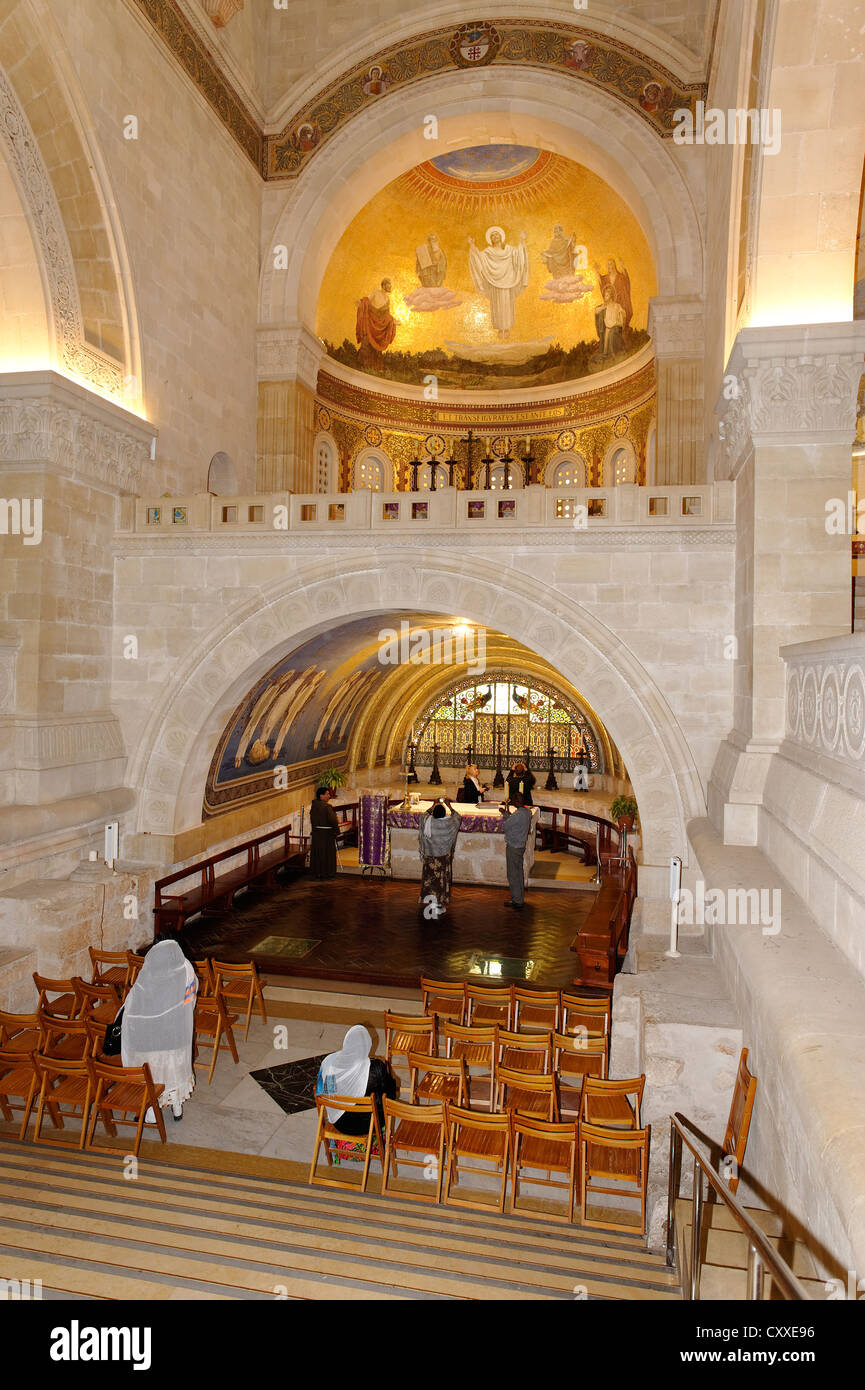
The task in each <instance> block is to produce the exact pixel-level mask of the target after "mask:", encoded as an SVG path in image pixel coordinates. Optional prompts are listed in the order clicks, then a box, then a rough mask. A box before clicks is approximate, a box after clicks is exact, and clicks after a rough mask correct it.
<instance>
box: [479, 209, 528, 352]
mask: <svg viewBox="0 0 865 1390" xmlns="http://www.w3.org/2000/svg"><path fill="white" fill-rule="evenodd" d="M486 240H487V244H486V246H485V247H484V249H483V250H479V249H478V247H477V246H476V245H475V243H474V241H473V239H472V238H471V237H469V270H470V271H471V277H472V281H473V282H474V287H475V289H476V290H477V291H478V293H479V294H482V295H484V296H485V297H486V298H487V299H488V300H489V302H490V323H491V324H492V326H493V328H494V329H495V330H496V332H497V333H498V335H499V340H500V341H501V342H503V341H505V340H506V339H507V338H508V337H509V335H510V331H511V329H512V328H513V326H514V318H515V316H516V302H517V296H518V295H521V294H522V292H523V290H524V289H525V288H526V285H527V284H528V283H529V253H528V251H527V250H526V234H525V232H520V244H519V246H508V244H507V242H506V241H505V234H504V232H503V231H502V229H501V227H489V228H488V229H487V234H486Z"/></svg>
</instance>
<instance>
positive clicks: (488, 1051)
mask: <svg viewBox="0 0 865 1390" xmlns="http://www.w3.org/2000/svg"><path fill="white" fill-rule="evenodd" d="M444 1032H445V1052H446V1053H447V1055H448V1057H451V1058H460V1057H461V1058H462V1060H463V1061H464V1062H465V1064H466V1074H467V1075H468V1079H469V1097H468V1107H469V1109H472V1108H473V1106H474V1104H475V1096H474V1092H477V1093H478V1103H480V1091H481V1087H482V1088H483V1090H484V1091H487V1092H488V1094H487V1095H486V1100H485V1104H486V1109H487V1110H489V1111H490V1112H492V1111H493V1110H494V1109H495V1085H496V1062H497V1060H498V1050H499V1030H498V1028H497V1027H496V1026H495V1024H493V1025H492V1027H490V1028H480V1027H478V1028H467V1027H462V1026H460V1024H458V1023H446V1024H445V1030H444ZM473 1069H479V1071H480V1075H479V1076H477V1077H473V1076H472V1070H473ZM473 1081H475V1082H476V1083H477V1084H476V1085H475V1086H474V1088H473V1087H472V1082H473Z"/></svg>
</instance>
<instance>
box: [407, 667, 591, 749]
mask: <svg viewBox="0 0 865 1390" xmlns="http://www.w3.org/2000/svg"><path fill="white" fill-rule="evenodd" d="M417 722H418V729H419V732H418V735H417V745H418V746H417V752H416V755H415V756H416V761H418V762H419V763H420V764H421V765H422V766H426V765H427V764H428V763H431V762H432V758H433V744H436V743H437V744H438V747H439V758H438V760H439V764H440V765H441V766H442V767H462V766H463V765H464V763H465V761H466V756H467V751H466V750H467V748H468V746H469V745H471V748H472V750H473V759H474V761H475V762H476V763H477V764H478V766H479V767H484V768H491V767H495V764H496V755H497V749H498V736H499V734H501V752H502V763H503V765H504V766H507V765H508V764H509V763H510V762H512V761H513V760H514V758H516V757H523V758H524V757H525V752H526V748H528V749H529V754H530V759H531V766H532V767H533V768H534V769H535V771H537V769H538V767H546V768H548V767H549V759H548V756H547V750H548V748H550V747H552V749H553V757H554V763H555V769H556V771H557V772H563V771H570V770H572V769H573V767H574V766H575V764H576V763H577V762H587V763H588V767H589V770H590V771H591V772H601V771H603V770H604V769H603V767H602V760H601V754H600V749H599V745H598V737H597V735H596V733H595V731H594V729H593V728H592V725H591V724H590V723H589V721H588V719H587V718H586V716H585V714H583V712H582V710H580V709H579V707H578V706H577V705H576V704H575V703H574V701H573V700H569V699H568V698H567V696H565V695H563V694H562V692H561V691H560V690H557V689H556V688H555V686H553V685H549V684H547V683H546V682H545V681H542V680H539V679H538V678H537V677H535V676H533V677H532V678H531V680H529V681H526V680H520V679H518V678H517V677H515V676H514V674H513V672H512V671H511V672H508V671H492V672H488V673H487V674H486V675H485V676H484V678H483V679H482V680H478V678H477V677H472V678H471V679H470V680H465V679H464V680H461V681H457V682H455V684H454V685H452V686H450V688H449V689H448V690H447V691H445V692H444V693H443V694H442V693H441V692H440V693H439V694H438V695H437V696H436V698H435V700H434V701H433V702H432V703H431V704H430V705H428V706H427V708H426V709H425V710H424V712H423V714H422V715H421V717H420V719H419V720H418V721H417Z"/></svg>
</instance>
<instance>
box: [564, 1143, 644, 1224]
mask: <svg viewBox="0 0 865 1390" xmlns="http://www.w3.org/2000/svg"><path fill="white" fill-rule="evenodd" d="M649 1133H650V1130H649V1126H648V1125H647V1126H646V1128H645V1129H631V1130H623V1129H607V1128H606V1127H604V1126H601V1125H590V1124H580V1148H581V1167H582V1181H581V1184H580V1188H581V1190H580V1207H581V1213H580V1214H581V1219H582V1224H583V1225H584V1226H593V1227H597V1228H598V1229H601V1230H607V1231H630V1232H631V1233H632V1234H635V1235H637V1234H639V1235H645V1234H646V1187H647V1185H648V1180H649ZM609 1182H612V1183H613V1184H614V1185H613V1186H612V1187H610V1186H606V1185H605V1183H609ZM594 1194H599V1195H605V1194H609V1195H615V1196H617V1197H621V1196H623V1195H624V1196H632V1197H637V1198H638V1199H639V1203H640V1223H639V1226H636V1225H635V1224H634V1223H633V1222H631V1221H624V1220H623V1218H622V1209H621V1207H615V1208H603V1215H600V1214H598V1213H597V1212H596V1213H595V1215H594V1216H590V1215H589V1209H588V1199H589V1197H590V1196H592V1195H594ZM617 1218H618V1219H617Z"/></svg>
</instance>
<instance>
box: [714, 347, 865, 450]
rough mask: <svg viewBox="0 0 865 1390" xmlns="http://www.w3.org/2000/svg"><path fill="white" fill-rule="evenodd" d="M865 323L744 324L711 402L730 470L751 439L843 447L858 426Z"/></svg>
mask: <svg viewBox="0 0 865 1390" xmlns="http://www.w3.org/2000/svg"><path fill="white" fill-rule="evenodd" d="M863 354H865V321H854V322H850V323H821V324H796V325H792V326H786V325H783V326H780V327H771V328H744V329H742V331H741V333H740V334H739V336H738V337H737V339H736V342H735V343H734V345H733V351H732V352H731V354H730V360H729V362H728V363H727V372H726V374H725V377H724V382H723V386H722V390H721V396H720V398H719V400H718V404H717V405H716V407H715V414H716V415H717V416H718V420H719V430H718V433H719V439H720V444H721V449H722V451H723V454H724V456H725V458H726V461H727V465H728V468H729V470H730V472H731V473H734V472H735V471H736V470H737V468H738V466H739V464H740V463H741V461H742V458H743V457H744V455H745V454H746V453H747V451H748V450H749V448H750V447H751V444H752V442H753V444H757V445H759V444H775V445H783V444H801V443H803V442H804V441H808V442H814V443H823V444H844V443H847V442H850V441H852V439H853V435H854V432H855V429H856V393H857V389H858V386H859V379H860V377H861V375H862V367H863Z"/></svg>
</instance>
